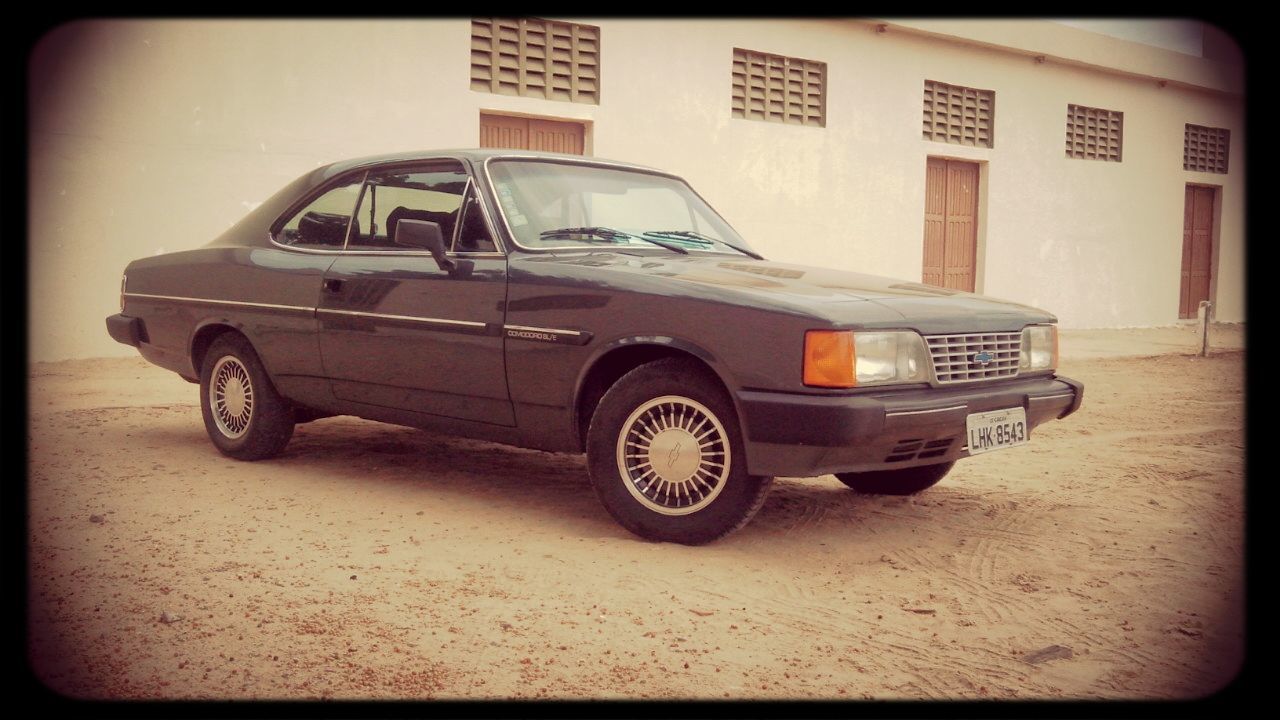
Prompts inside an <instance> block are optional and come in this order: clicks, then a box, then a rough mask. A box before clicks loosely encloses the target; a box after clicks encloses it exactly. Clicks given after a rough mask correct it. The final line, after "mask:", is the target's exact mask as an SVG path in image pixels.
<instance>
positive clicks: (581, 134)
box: [480, 113, 586, 155]
mask: <svg viewBox="0 0 1280 720" xmlns="http://www.w3.org/2000/svg"><path fill="white" fill-rule="evenodd" d="M585 135H586V128H585V126H584V125H583V124H582V123H579V122H571V121H565V120H546V119H542V118H527V117H512V116H509V115H491V114H488V113H480V147H486V148H513V149H516V150H541V151H545V152H558V153H568V154H571V155H582V154H583V148H584V142H583V140H584V138H585Z"/></svg>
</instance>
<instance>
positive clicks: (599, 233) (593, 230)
mask: <svg viewBox="0 0 1280 720" xmlns="http://www.w3.org/2000/svg"><path fill="white" fill-rule="evenodd" d="M570 235H584V236H586V237H582V238H579V240H580V241H582V242H591V240H592V239H595V238H598V239H601V240H604V241H606V242H615V241H617V240H630V239H632V238H634V239H636V240H643V241H644V242H647V243H650V244H652V245H657V246H658V247H664V248H666V249H668V250H671V251H672V252H678V253H680V254H681V255H688V254H689V251H688V250H685V249H684V248H682V247H680V246H679V245H672V244H670V243H664V242H661V241H659V240H654V239H653V238H647V237H641V236H639V235H632V234H631V233H624V232H622V231H621V230H614V229H613V228H607V227H598V226H593V227H571V228H557V229H555V230H544V231H542V232H540V233H538V237H544V238H545V237H568V236H570Z"/></svg>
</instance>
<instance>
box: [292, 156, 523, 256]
mask: <svg viewBox="0 0 1280 720" xmlns="http://www.w3.org/2000/svg"><path fill="white" fill-rule="evenodd" d="M441 160H452V161H455V162H457V163H459V164H460V165H462V169H463V172H465V173H466V174H467V185H468V187H471V186H474V187H475V188H476V197H477V198H478V199H479V201H480V208H481V212H482V214H483V215H484V221H485V228H486V229H487V230H488V231H489V237H491V238H492V239H493V244H494V246H495V247H497V248H498V249H497V250H476V251H462V252H456V251H454V250H448V251H446V252H445V255H447V256H450V257H460V258H463V259H466V258H505V257H506V256H507V253H506V252H505V251H506V243H505V242H504V241H503V240H502V236H501V234H500V233H498V232H497V224H496V223H495V222H494V221H493V213H492V211H491V210H490V209H489V204H488V200H487V199H486V198H485V196H484V193H482V192H480V191H479V189H480V184H479V183H478V182H476V173H475V171H474V167H473V166H472V162H471V160H470V159H469V158H464V157H460V156H457V155H441V156H439V157H434V158H422V159H418V160H393V161H389V162H387V163H386V164H384V165H376V166H371V167H365V169H364V176H363V177H362V178H361V180H360V195H359V196H358V197H357V198H356V204H355V207H354V208H352V211H351V218H352V220H354V219H355V216H356V213H357V212H359V210H360V201H361V200H363V199H364V190H365V187H367V185H368V181H369V173H371V172H373V171H374V170H381V169H384V168H389V167H398V166H402V165H404V166H413V165H423V164H429V163H433V162H439V161H441ZM321 187H324V185H322V186H321ZM320 194H323V193H320ZM316 197H319V195H316V196H314V197H311V198H310V199H311V200H315V198H316ZM462 199H463V201H464V203H465V201H466V188H464V189H463V196H462ZM302 207H306V205H303V206H302ZM302 207H300V208H298V211H300V210H302ZM288 212H289V211H288V210H285V212H284V213H281V215H280V216H281V217H282V216H284V215H285V214H286V213H288ZM290 217H292V216H290ZM458 220H459V223H458V225H459V226H460V225H461V220H462V216H461V215H459V216H458ZM279 221H280V217H277V218H276V219H275V220H273V221H272V222H271V225H272V226H274V225H275V224H276V223H278V222H279ZM460 232H461V231H460V229H459V228H458V227H455V228H454V242H456V238H457V236H458V234H459V233H460ZM350 239H351V220H349V221H347V234H346V236H345V237H344V238H343V241H342V248H341V249H338V250H324V249H321V248H307V247H297V246H294V245H285V244H284V243H281V242H278V241H276V238H275V236H274V235H273V234H272V233H271V228H270V227H268V228H267V240H268V241H269V242H270V243H271V244H272V245H274V246H276V247H278V248H280V249H281V250H291V251H293V252H300V253H309V254H312V255H354V256H375V257H376V256H386V255H389V254H394V255H395V256H396V257H433V256H432V255H431V253H430V252H427V251H425V250H400V249H398V248H390V249H387V250H349V249H347V243H348V241H350ZM452 246H453V242H451V243H450V247H452Z"/></svg>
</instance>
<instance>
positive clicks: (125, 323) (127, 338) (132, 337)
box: [107, 314, 147, 347]
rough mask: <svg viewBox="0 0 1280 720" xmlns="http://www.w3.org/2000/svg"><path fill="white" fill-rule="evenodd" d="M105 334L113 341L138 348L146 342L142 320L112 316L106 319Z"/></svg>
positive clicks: (145, 329) (145, 331) (124, 316)
mask: <svg viewBox="0 0 1280 720" xmlns="http://www.w3.org/2000/svg"><path fill="white" fill-rule="evenodd" d="M107 332H108V333H110V335H111V338H112V339H113V340H115V341H116V342H119V343H124V344H125V345H132V346H133V347H138V345H139V344H141V343H144V342H147V328H146V326H144V325H143V324H142V318H136V317H129V316H128V315H121V314H116V315H112V316H111V317H109V318H107Z"/></svg>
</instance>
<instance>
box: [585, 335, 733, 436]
mask: <svg viewBox="0 0 1280 720" xmlns="http://www.w3.org/2000/svg"><path fill="white" fill-rule="evenodd" d="M664 358H688V359H690V360H693V361H694V362H697V363H698V364H699V365H701V366H702V367H704V368H705V369H706V370H707V372H708V374H709V375H710V377H712V378H714V379H715V381H716V382H717V383H718V384H719V385H720V388H721V389H722V390H723V391H724V393H725V395H726V396H727V397H728V398H729V402H730V403H732V405H733V410H734V413H735V414H736V415H737V417H736V418H735V419H736V420H737V421H738V424H739V427H741V425H742V420H741V418H742V412H741V409H740V408H739V407H738V399H737V397H736V396H735V395H734V393H733V391H732V387H733V385H732V384H731V383H730V382H729V380H728V379H727V373H726V371H725V369H724V368H723V366H722V365H721V364H720V362H719V361H718V360H717V359H716V357H715V356H714V355H713V354H712V353H710V352H708V351H707V350H706V349H705V348H703V347H701V346H700V345H698V344H697V343H694V342H690V341H688V340H684V339H681V338H675V337H667V336H640V337H623V338H618V339H615V340H613V341H611V342H609V343H607V344H605V345H602V346H601V347H600V348H599V349H597V350H596V352H595V354H594V355H592V357H591V359H590V360H588V361H587V362H586V363H583V366H582V370H581V372H579V374H578V379H577V382H576V383H575V385H574V395H573V405H572V407H573V431H574V432H575V433H576V434H577V436H576V438H575V440H574V442H575V444H576V447H577V448H578V449H579V450H585V449H586V439H587V427H588V426H589V424H590V422H591V417H592V416H593V415H594V414H595V410H596V407H597V406H599V404H600V399H601V398H603V397H604V394H605V393H606V392H608V390H609V388H610V387H612V386H613V384H614V383H616V382H617V381H618V379H619V378H621V377H622V376H623V375H626V374H627V373H628V372H631V371H632V370H634V369H635V368H637V367H639V366H641V365H644V364H646V363H650V362H653V361H655V360H661V359H664Z"/></svg>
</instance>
